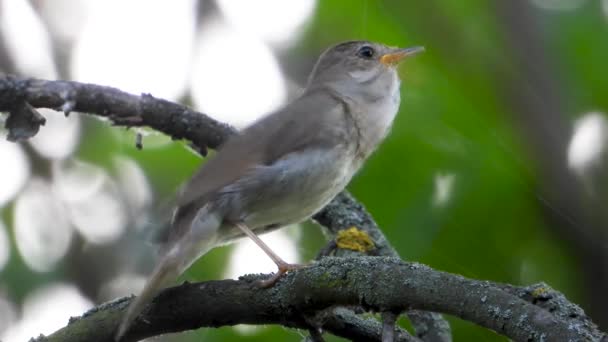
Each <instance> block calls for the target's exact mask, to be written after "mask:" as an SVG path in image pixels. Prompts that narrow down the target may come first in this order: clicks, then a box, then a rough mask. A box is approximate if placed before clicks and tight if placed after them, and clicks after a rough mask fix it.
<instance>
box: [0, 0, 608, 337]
mask: <svg viewBox="0 0 608 342" xmlns="http://www.w3.org/2000/svg"><path fill="white" fill-rule="evenodd" d="M534 11H535V12H534V15H535V16H536V17H537V19H538V22H539V25H540V28H541V31H542V35H543V38H544V39H545V40H546V42H547V44H548V46H549V49H550V50H549V51H548V56H550V57H551V60H550V61H549V62H550V63H552V64H553V66H554V67H555V69H554V70H559V73H558V74H557V75H556V79H558V80H559V81H560V82H562V84H561V86H562V89H564V90H565V92H564V96H565V99H564V101H563V103H565V104H566V105H567V108H566V110H565V111H566V112H567V113H568V114H569V115H571V117H570V118H567V120H568V121H570V120H572V119H575V118H576V117H577V116H578V115H580V114H582V113H583V112H584V111H588V110H592V109H594V110H596V109H599V110H603V111H606V110H608V97H606V96H605V91H606V89H608V77H605V76H606V75H605V72H604V75H602V74H600V73H599V72H598V70H605V68H606V67H605V65H606V61H607V60H608V59H607V56H608V44H606V40H607V37H608V19H607V17H606V13H603V12H602V10H601V7H600V4H599V1H586V2H584V4H583V5H582V6H581V7H579V8H577V9H575V10H571V11H549V10H542V9H538V8H535V9H534ZM277 15H279V14H277ZM496 16H497V9H496V8H495V1H485V0H471V1H447V0H431V1H413V0H411V1H403V0H379V1H373V0H356V1H352V0H348V1H347V0H342V1H337V0H332V1H319V2H318V4H317V9H316V12H315V14H314V17H313V18H312V20H311V23H310V25H309V26H308V27H307V29H306V32H305V33H304V35H303V37H302V39H301V41H300V42H297V43H296V44H295V46H293V47H292V48H290V49H292V50H293V51H294V52H293V53H295V54H303V55H310V56H316V55H318V53H319V52H320V51H322V50H323V49H324V48H325V47H327V46H328V45H331V44H333V43H335V42H338V41H341V40H352V39H370V40H375V41H381V42H384V43H387V44H390V45H403V46H411V45H424V46H425V47H426V48H427V52H426V53H425V54H423V55H420V56H417V57H416V58H413V59H411V60H408V61H407V62H406V63H404V64H405V65H404V66H403V68H402V70H401V73H402V76H403V77H402V78H403V82H402V105H401V110H400V113H399V116H398V117H397V119H396V122H395V125H394V128H393V131H392V134H391V135H390V136H389V138H388V139H387V141H386V142H385V143H384V144H383V145H382V147H381V148H380V149H379V150H378V151H377V153H376V154H375V155H374V156H373V157H372V158H371V160H370V161H369V162H368V163H367V164H366V166H365V168H364V169H363V170H362V171H361V172H360V174H359V175H358V176H357V177H356V178H355V180H354V181H353V182H352V184H351V185H350V187H349V189H350V190H351V191H352V192H353V193H354V195H355V196H356V197H357V198H358V199H359V200H360V201H361V202H363V203H364V204H365V205H366V207H367V208H368V210H369V211H370V212H371V213H372V214H373V215H374V217H375V219H376V220H377V221H378V223H379V224H380V226H381V227H382V228H383V231H384V232H385V234H386V235H387V237H388V239H389V240H390V241H391V242H392V243H393V245H394V246H395V248H396V249H397V250H398V251H399V253H400V254H401V256H402V257H403V258H404V259H407V260H416V261H419V262H422V263H425V264H428V265H430V266H432V267H434V268H436V269H440V270H445V271H448V272H454V273H459V274H462V275H464V276H467V277H473V278H478V279H489V280H493V281H500V282H508V283H512V284H530V283H534V282H539V281H545V282H547V283H549V284H550V285H551V286H552V287H554V288H556V289H558V290H560V291H562V292H563V293H565V294H566V295H567V296H568V297H569V298H570V299H571V300H573V301H575V302H578V303H580V304H581V305H583V306H585V302H584V296H583V293H582V291H583V288H582V286H581V281H580V279H581V276H580V274H579V273H580V270H579V269H578V267H577V263H576V256H575V255H573V251H572V249H571V248H570V246H569V245H568V243H567V242H566V241H561V240H559V239H558V238H556V237H555V235H554V233H553V231H552V230H551V229H549V227H548V223H547V221H546V219H545V211H546V210H547V208H546V207H545V206H544V204H543V202H544V199H543V198H541V197H540V195H539V193H538V191H537V185H538V182H539V180H538V179H537V176H536V174H537V173H536V170H535V168H536V167H537V166H536V164H535V161H534V160H533V157H532V156H531V154H530V151H529V147H528V146H527V145H526V142H525V141H524V139H523V137H522V134H521V133H520V132H518V131H517V129H516V128H515V126H514V125H513V122H512V121H511V119H512V117H511V115H510V113H509V111H510V108H509V106H507V105H506V104H505V102H504V101H505V100H504V97H503V95H502V94H501V93H500V92H501V91H502V88H501V87H500V84H499V82H501V79H500V76H499V75H500V74H501V73H504V72H509V73H513V74H514V75H516V76H515V77H516V79H518V80H520V81H521V82H522V86H525V82H526V77H525V75H522V74H521V73H520V72H519V71H518V68H517V65H515V64H513V63H511V57H510V51H509V47H508V46H507V45H506V44H505V42H504V32H503V29H504V28H503V27H501V25H500V24H499V21H498V19H497V18H496ZM602 76H604V77H602ZM531 91H534V90H533V89H531ZM116 131H120V132H118V133H117V132H116ZM84 134H85V136H86V139H83V140H82V143H81V145H80V147H79V151H78V157H79V158H82V159H84V160H88V161H91V162H94V163H97V164H100V165H106V166H109V165H110V160H111V157H112V156H113V155H115V154H116V153H120V154H124V155H127V156H130V157H132V158H134V159H135V160H137V161H138V162H139V163H140V165H141V166H142V167H143V169H144V170H145V172H146V174H147V176H148V177H149V178H150V180H151V183H152V185H153V187H154V190H155V195H156V196H157V197H159V198H160V199H161V201H162V199H167V200H170V199H171V196H172V194H173V193H174V191H175V189H176V188H177V187H178V186H179V184H180V183H181V182H182V181H183V180H184V179H186V178H187V177H188V176H189V175H190V174H191V173H192V172H193V171H194V169H195V168H196V167H197V165H198V164H199V158H197V157H196V156H195V155H194V154H193V153H191V152H190V151H188V150H187V149H186V148H184V147H183V146H182V143H179V142H175V143H171V144H169V145H167V146H166V147H162V148H153V149H147V148H145V140H144V149H143V150H142V151H138V150H136V149H135V148H134V143H133V141H134V140H133V133H132V132H125V131H123V130H120V129H117V128H110V127H107V125H105V124H99V122H97V121H94V122H91V123H90V124H88V125H87V127H86V131H85V133H84ZM564 155H565V152H564ZM445 175H453V177H454V178H453V188H452V192H451V194H450V196H449V199H448V200H447V202H445V203H444V204H442V205H434V204H433V203H434V202H433V196H434V193H435V186H436V185H435V184H436V177H440V176H445ZM558 214H559V213H558ZM7 215H10V211H5V217H4V219H5V221H6V222H10V219H9V217H8V216H7ZM302 229H303V230H305V231H303V233H302V234H305V235H306V238H303V239H302V238H301V239H300V241H299V242H298V243H299V246H300V248H301V251H302V254H303V255H304V258H303V259H305V260H308V259H311V258H312V257H314V254H315V253H316V250H317V249H318V248H319V247H320V246H322V245H323V242H324V238H323V236H322V233H321V232H320V231H319V229H317V228H316V227H314V226H312V225H311V224H307V225H305V226H304V227H303V228H302ZM229 249H230V247H226V248H220V249H216V250H214V251H212V252H211V253H210V254H209V255H207V256H205V257H204V258H202V259H201V260H200V261H199V262H198V263H196V264H195V266H193V268H192V269H191V270H189V271H188V272H187V273H186V275H184V276H183V278H184V279H196V280H204V279H213V278H218V277H221V276H222V268H223V267H224V265H225V260H226V256H227V255H228V253H229ZM23 268H24V265H23V264H22V262H21V261H19V258H18V255H17V253H15V252H14V249H13V255H12V258H11V263H10V264H9V266H8V267H7V269H6V270H5V271H4V273H5V275H8V277H7V278H6V279H7V281H8V286H9V287H11V288H13V289H14V293H16V294H17V297H19V298H21V297H22V296H23V295H24V294H25V293H27V292H28V291H29V290H31V289H32V288H34V287H35V286H36V285H37V284H41V283H43V282H46V281H49V278H55V279H60V278H62V275H63V274H62V270H61V269H59V270H57V271H56V272H55V273H52V274H47V275H34V274H32V273H31V272H26V271H20V270H22V269H23ZM451 322H452V324H453V331H454V338H455V340H456V341H505V340H506V339H504V338H501V337H499V336H497V335H496V334H494V333H493V332H489V331H486V330H483V329H479V328H477V327H475V326H473V325H472V324H470V323H467V322H463V321H460V320H458V319H451ZM32 333H34V332H32ZM304 334H305V332H297V331H293V330H290V329H283V328H280V327H272V328H268V329H266V328H264V329H261V330H259V334H254V335H251V336H249V335H241V334H240V333H238V332H237V331H235V330H234V329H232V328H221V329H203V330H200V331H196V332H190V333H187V334H183V335H182V336H180V340H183V341H200V340H204V341H209V342H212V341H230V340H244V341H299V340H301V339H302V336H303V335H304ZM328 340H329V341H337V340H339V339H336V338H333V337H330V338H328Z"/></svg>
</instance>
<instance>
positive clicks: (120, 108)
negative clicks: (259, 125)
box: [0, 76, 450, 342]
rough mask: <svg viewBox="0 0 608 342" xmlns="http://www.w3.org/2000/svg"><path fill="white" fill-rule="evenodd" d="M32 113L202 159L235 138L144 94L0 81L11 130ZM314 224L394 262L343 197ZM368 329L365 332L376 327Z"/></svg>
mask: <svg viewBox="0 0 608 342" xmlns="http://www.w3.org/2000/svg"><path fill="white" fill-rule="evenodd" d="M34 108H51V109H56V110H60V111H63V112H65V113H66V115H67V114H68V113H69V112H71V111H79V112H85V113H88V114H92V115H97V116H101V117H105V118H108V119H110V120H111V121H112V122H113V123H114V124H116V125H122V126H126V127H140V126H148V127H151V128H153V129H155V130H157V131H159V132H163V133H165V134H167V135H169V136H171V137H172V138H174V139H187V140H190V141H191V142H192V143H193V144H194V145H195V146H196V147H197V148H198V150H199V151H201V152H202V154H205V152H206V150H207V148H213V149H214V148H217V147H219V146H220V145H221V144H222V143H223V142H224V141H226V140H227V139H228V137H229V136H230V135H232V134H235V133H236V130H235V129H234V128H232V127H230V126H228V125H225V124H222V123H219V122H217V121H215V120H213V119H212V118H210V117H208V116H207V115H205V114H203V113H199V112H196V111H193V110H191V109H189V108H188V107H185V106H183V105H180V104H175V103H172V102H169V101H165V100H162V99H156V98H154V97H152V96H151V95H148V94H142V96H136V95H132V94H129V93H125V92H123V91H120V90H118V89H115V88H111V87H105V86H99V85H93V84H83V83H78V82H70V81H46V80H38V79H24V78H17V77H12V76H7V77H5V78H0V111H6V112H9V115H10V116H11V117H12V120H13V121H16V122H17V125H21V126H25V127H24V128H20V127H17V128H19V129H20V132H22V131H26V132H27V131H29V133H30V135H33V134H36V132H37V131H38V126H39V125H40V124H44V118H41V117H40V115H39V114H38V113H36V112H33V111H34ZM30 117H31V118H30ZM32 118H36V119H38V120H33V119H32ZM28 125H29V126H30V127H28ZM31 126H33V127H31ZM17 128H13V130H17ZM14 135H15V136H17V139H19V137H28V134H27V133H26V134H23V133H18V134H14ZM9 136H10V135H9ZM315 219H316V220H317V221H318V222H319V223H320V224H321V225H323V226H325V227H327V228H328V230H329V232H330V233H331V234H334V235H335V234H336V233H337V232H338V231H339V230H341V229H346V228H349V227H350V226H356V227H358V228H359V229H362V230H364V231H366V232H367V233H368V234H369V235H370V237H371V238H372V239H373V240H374V242H375V245H376V250H375V251H374V254H375V255H388V256H397V253H396V252H395V250H394V249H393V248H392V247H391V246H390V245H389V243H388V242H387V241H386V238H385V237H384V235H383V234H382V232H381V231H380V229H379V228H378V226H377V225H376V223H375V222H374V221H373V219H372V218H371V216H370V215H369V214H368V213H367V212H366V211H365V209H364V208H363V206H362V205H360V204H359V203H357V201H356V200H355V199H354V198H352V196H350V195H348V194H347V193H343V194H341V195H339V196H338V197H337V198H336V199H335V200H334V201H333V202H332V203H331V204H330V205H329V206H328V207H327V208H326V209H325V210H323V211H322V212H320V213H319V214H318V215H317V216H316V217H315ZM345 254H348V252H347V251H342V253H341V255H345ZM418 317H419V318H420V322H417V321H413V324H414V326H415V327H416V328H417V331H418V332H420V331H422V330H425V331H427V332H432V331H435V330H436V329H438V330H439V331H438V332H437V333H436V335H437V336H448V338H431V336H432V335H429V334H424V335H425V336H426V337H425V338H423V340H424V341H428V342H435V341H437V342H445V341H450V338H449V336H450V330H449V325H448V324H447V322H446V321H445V320H443V319H442V318H441V317H440V316H438V315H433V314H431V313H428V314H421V315H419V316H418ZM334 321H335V322H336V326H339V325H342V326H344V324H340V323H339V319H338V318H337V317H334ZM352 322H353V321H352V320H351V321H350V324H349V325H352ZM360 322H363V321H362V320H361V321H360ZM342 323H345V322H342ZM368 323H369V324H367V325H368V326H370V325H375V324H376V323H375V322H368ZM362 328H363V327H362ZM419 335H421V334H419Z"/></svg>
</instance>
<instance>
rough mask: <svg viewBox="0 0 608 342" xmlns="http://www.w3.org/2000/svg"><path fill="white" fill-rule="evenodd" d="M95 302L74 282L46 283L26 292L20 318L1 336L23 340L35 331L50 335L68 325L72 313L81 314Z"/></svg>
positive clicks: (9, 341)
mask: <svg viewBox="0 0 608 342" xmlns="http://www.w3.org/2000/svg"><path fill="white" fill-rule="evenodd" d="M92 306H93V303H91V301H90V300H89V299H87V298H86V297H84V296H83V295H82V294H81V293H80V291H78V289H77V288H76V287H74V286H73V285H68V284H50V285H47V286H45V287H43V288H40V289H38V290H36V291H34V292H32V293H30V294H29V295H28V296H27V298H26V299H25V302H24V304H23V310H22V317H21V320H20V321H19V322H18V323H17V324H14V325H13V326H11V327H10V328H9V329H8V330H7V331H6V332H5V333H4V334H3V335H0V336H1V337H0V340H2V341H4V342H22V341H28V340H29V339H30V338H31V337H32V336H34V335H35V336H37V335H38V334H44V335H48V334H50V333H52V332H54V331H55V330H57V329H59V328H61V327H63V326H65V325H66V324H67V322H68V320H69V318H70V317H73V316H74V317H76V316H80V315H82V314H83V313H84V312H85V311H86V310H88V309H90V308H91V307H92Z"/></svg>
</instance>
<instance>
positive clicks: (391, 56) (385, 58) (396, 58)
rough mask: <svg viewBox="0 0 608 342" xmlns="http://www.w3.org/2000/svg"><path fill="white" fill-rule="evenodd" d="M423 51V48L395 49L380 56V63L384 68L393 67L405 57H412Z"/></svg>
mask: <svg viewBox="0 0 608 342" xmlns="http://www.w3.org/2000/svg"><path fill="white" fill-rule="evenodd" d="M423 51H424V46H415V47H411V48H406V49H395V50H394V51H392V52H389V53H387V54H384V55H382V57H380V63H382V64H384V65H386V66H395V65H397V64H398V63H399V62H401V61H402V60H403V59H404V58H405V57H408V56H412V55H415V54H417V53H419V52H423Z"/></svg>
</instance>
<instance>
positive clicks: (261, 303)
mask: <svg viewBox="0 0 608 342" xmlns="http://www.w3.org/2000/svg"><path fill="white" fill-rule="evenodd" d="M259 279H260V276H246V277H243V278H241V279H239V280H237V281H235V280H220V281H209V282H203V283H195V284H183V285H180V286H177V287H173V288H169V289H166V290H164V291H163V292H162V293H161V294H160V295H159V296H157V297H156V298H155V299H154V301H153V302H152V303H151V304H150V306H149V307H148V310H146V311H145V312H144V313H143V314H142V315H141V316H140V318H139V319H138V320H137V321H136V322H135V323H134V324H133V327H132V329H131V330H130V332H129V333H128V335H127V336H126V337H125V341H135V340H138V339H142V338H145V337H149V336H155V335H159V334H163V333H169V332H176V331H183V330H189V329H197V328H200V327H219V326H226V325H235V324H281V325H283V326H286V327H291V328H299V329H308V328H309V327H310V324H309V321H308V320H307V319H306V317H308V316H309V315H311V314H313V313H315V312H318V311H319V310H326V309H328V308H331V307H334V306H336V305H344V306H351V305H356V306H360V307H363V308H365V309H366V310H371V311H377V312H379V311H394V312H400V311H404V310H407V309H420V310H429V311H437V312H444V313H449V314H452V315H456V316H458V317H461V318H463V319H466V320H469V321H471V322H474V323H476V324H478V325H480V326H484V327H486V328H489V329H492V330H494V331H496V332H498V333H500V334H503V335H505V336H508V337H509V338H511V339H513V340H515V341H599V340H600V339H601V338H602V337H603V336H604V335H603V334H602V333H600V332H598V331H597V330H596V328H595V326H594V325H593V324H592V323H590V324H585V323H582V322H580V321H578V320H575V319H569V318H568V317H558V316H556V315H553V314H552V313H551V312H549V311H547V310H545V309H542V308H540V307H539V306H536V305H533V304H531V303H529V302H526V301H525V300H523V299H521V298H519V297H518V296H517V295H515V294H512V293H509V292H508V291H505V290H503V289H501V288H500V287H499V286H495V285H494V284H491V283H488V282H484V281H477V280H471V279H466V278H464V277H461V276H458V275H453V274H449V273H445V272H440V271H436V270H433V269H431V268H429V267H427V266H424V265H421V264H417V263H406V262H403V261H401V260H399V259H396V258H390V257H356V258H335V257H327V258H324V259H323V260H321V261H319V262H317V263H315V264H314V265H312V266H310V267H307V268H304V269H301V270H298V271H296V272H293V273H290V274H287V275H286V276H285V277H284V278H282V279H281V280H280V281H279V282H278V283H277V284H276V285H275V286H274V287H273V288H270V289H262V288H260V287H258V286H256V285H255V281H256V280H259ZM129 301H130V300H129V299H124V300H120V301H116V302H112V303H109V304H106V305H102V306H100V307H97V308H95V309H93V310H91V311H89V312H87V313H85V314H84V315H83V316H82V317H79V318H73V319H71V321H70V324H69V325H68V326H67V327H65V328H63V329H61V330H59V331H57V332H56V333H54V334H53V335H51V336H49V337H48V338H42V339H41V340H45V341H92V342H94V341H111V340H112V336H113V331H114V329H115V328H116V327H117V326H118V324H119V322H120V319H121V317H122V313H123V311H124V310H125V309H126V307H127V305H128V303H129Z"/></svg>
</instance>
